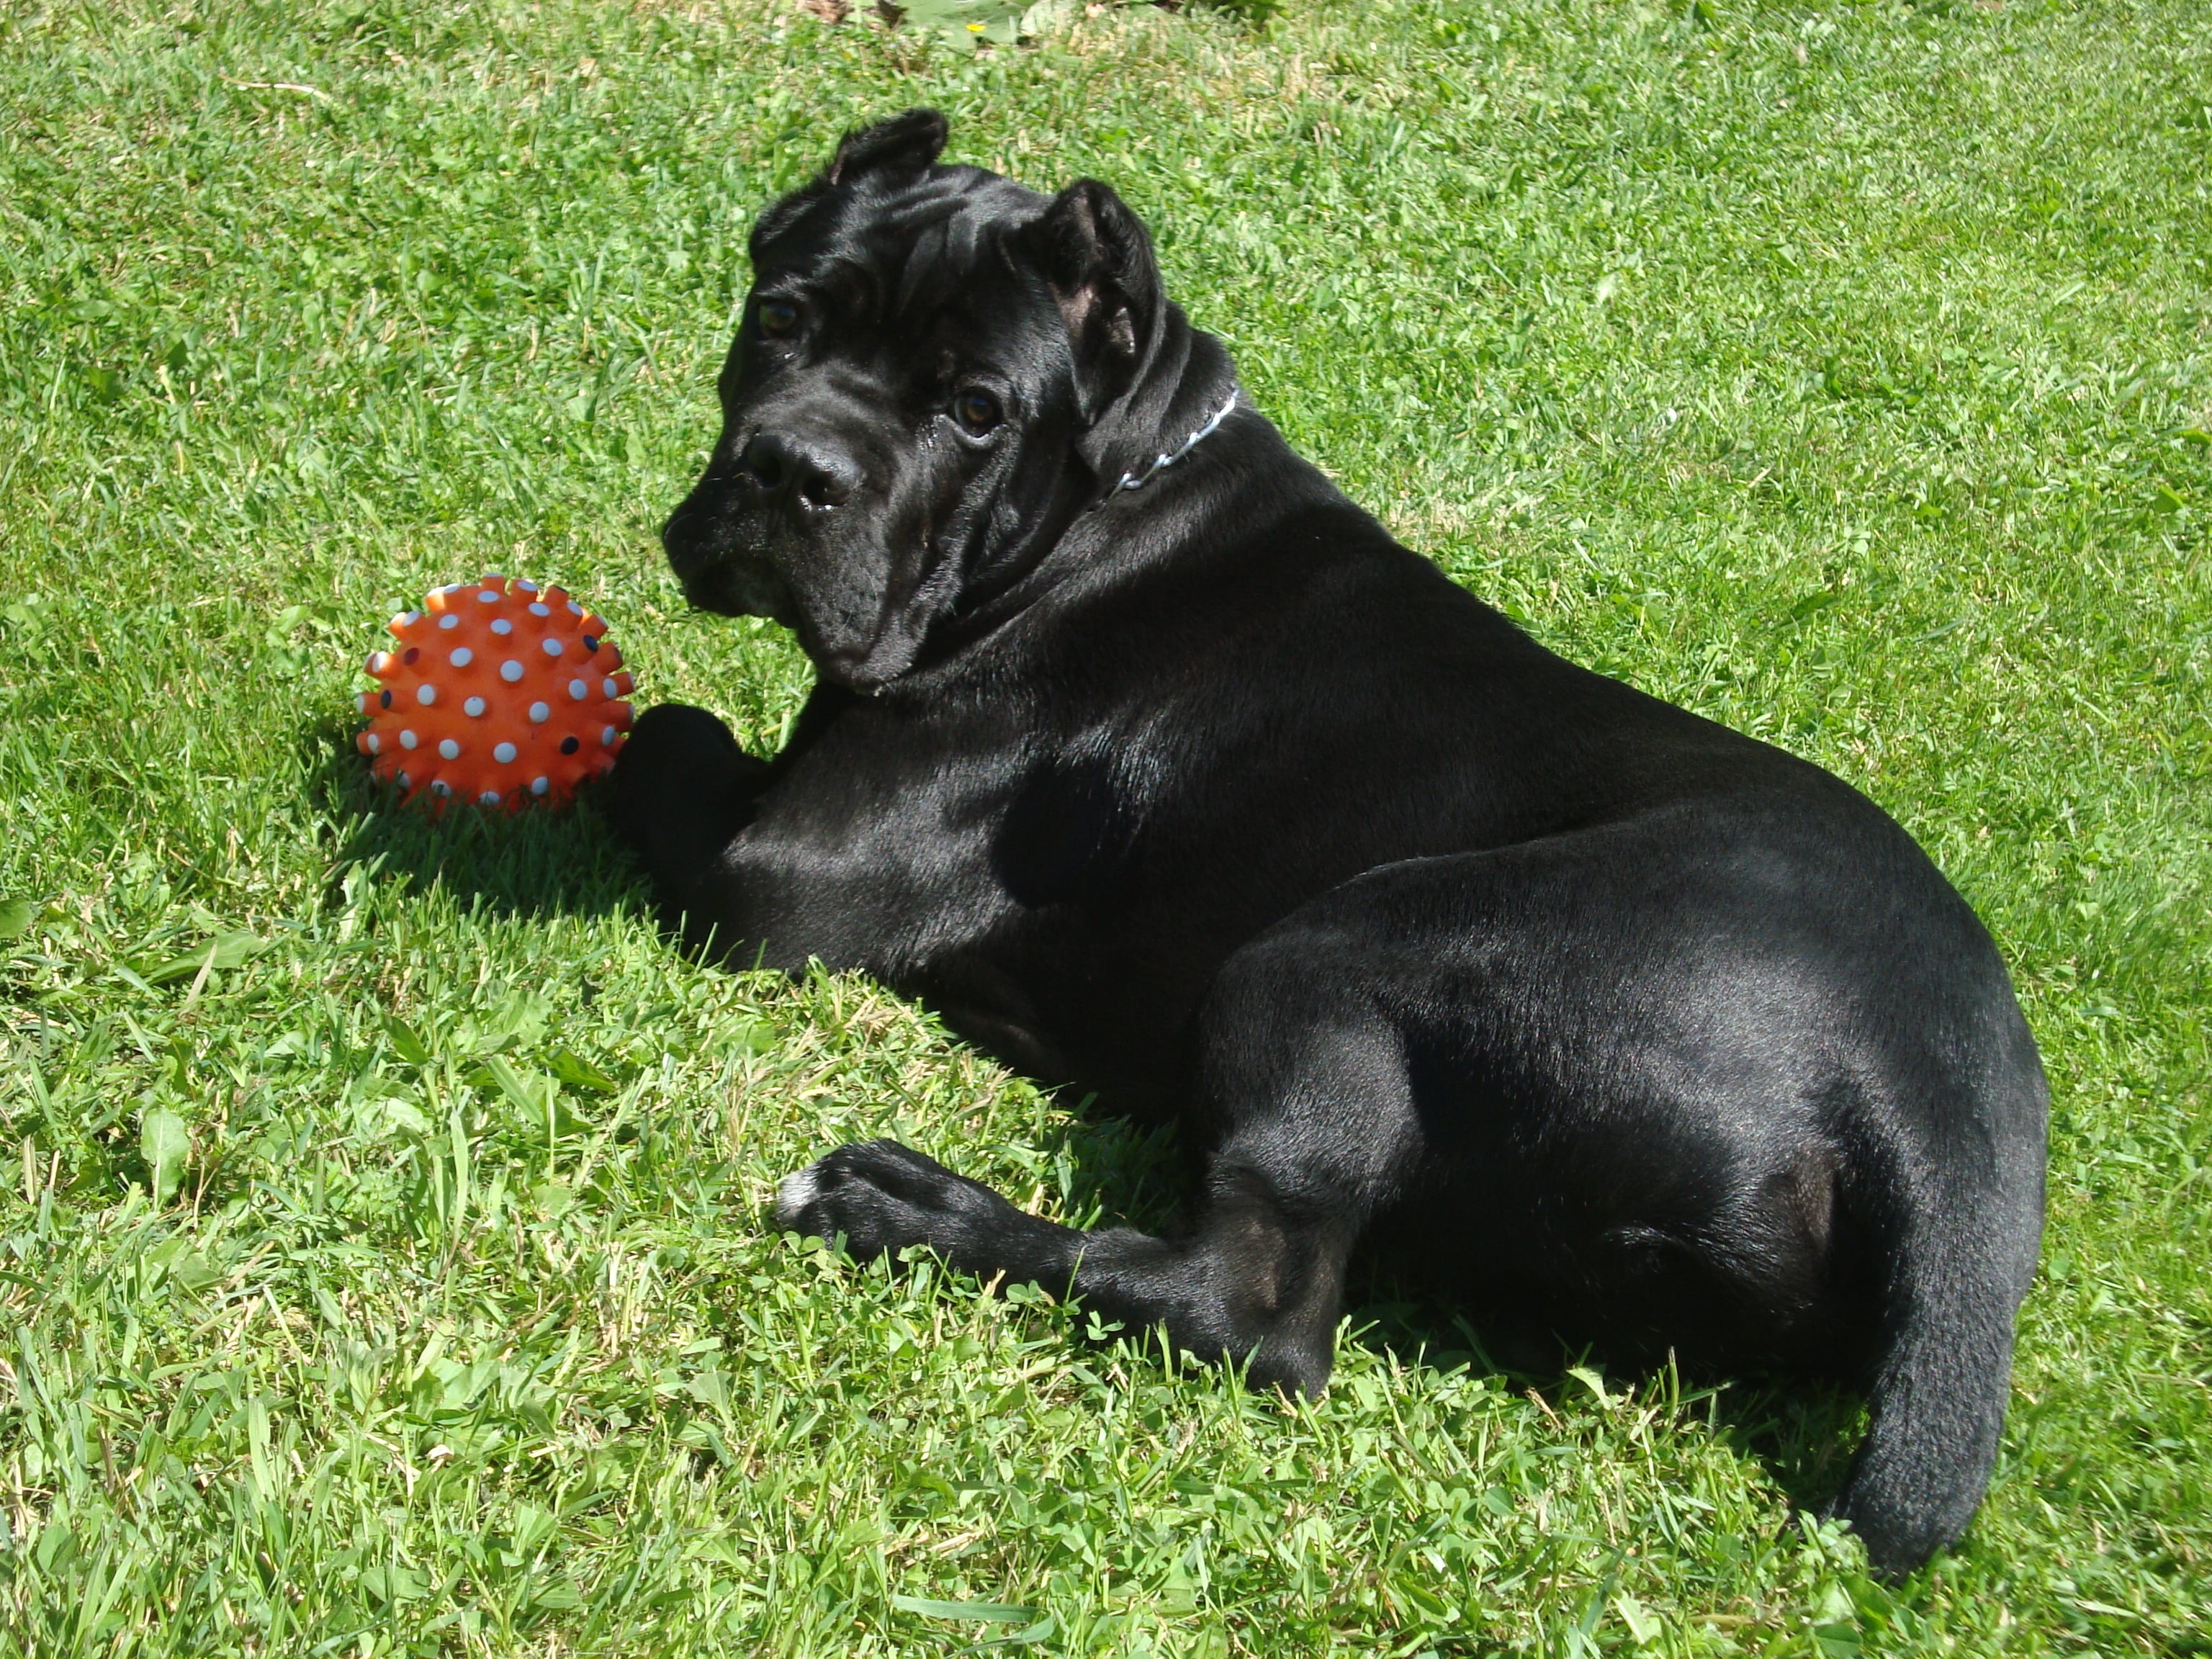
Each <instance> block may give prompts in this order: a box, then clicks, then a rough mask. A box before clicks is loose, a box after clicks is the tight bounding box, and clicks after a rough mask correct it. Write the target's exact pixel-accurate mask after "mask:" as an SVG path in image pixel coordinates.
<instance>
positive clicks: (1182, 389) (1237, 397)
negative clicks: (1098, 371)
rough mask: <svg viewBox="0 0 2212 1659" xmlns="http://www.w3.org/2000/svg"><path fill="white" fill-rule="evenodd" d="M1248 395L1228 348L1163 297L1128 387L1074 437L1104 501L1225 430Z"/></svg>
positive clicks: (1100, 501) (1100, 500)
mask: <svg viewBox="0 0 2212 1659" xmlns="http://www.w3.org/2000/svg"><path fill="white" fill-rule="evenodd" d="M1242 400H1243V393H1242V392H1241V390H1240V388H1239V387H1238V386H1237V364H1236V362H1235V361H1234V360H1233V359H1232V358H1231V356H1230V355H1229V349H1228V348H1227V347H1226V346H1225V345H1223V344H1222V343H1221V342H1220V341H1219V340H1218V339H1216V338H1214V337H1213V336H1212V335H1211V334H1208V333H1206V331H1203V330H1202V329H1196V328H1193V327H1192V326H1191V325H1190V322H1189V319H1187V318H1186V317H1185V316H1184V315H1183V313H1182V307H1180V306H1178V305H1176V303H1175V302H1174V301H1171V300H1170V301H1163V302H1162V304H1161V307H1160V311H1159V314H1158V317H1157V319H1156V320H1155V322H1154V325H1153V327H1152V334H1151V337H1150V338H1149V339H1148V340H1147V341H1146V343H1145V349H1144V352H1143V354H1142V356H1141V358H1140V359H1139V362H1138V364H1137V366H1136V369H1135V373H1134V375H1133V379H1132V380H1131V381H1130V384H1129V386H1128V389H1127V391H1125V392H1122V393H1121V396H1120V397H1118V398H1115V400H1114V402H1113V404H1111V405H1109V407H1108V408H1107V409H1106V410H1104V411H1103V414H1102V415H1101V416H1100V417H1099V419H1098V421H1097V423H1096V424H1095V425H1093V426H1092V427H1091V429H1090V430H1089V431H1088V432H1086V433H1085V434H1084V435H1082V437H1080V438H1079V439H1078V440H1077V441H1076V453H1077V454H1078V455H1079V456H1080V457H1081V459H1082V460H1083V462H1084V464H1085V465H1087V466H1088V467H1089V468H1090V469H1091V474H1092V476H1093V477H1096V478H1097V480H1098V481H1099V486H1100V488H1101V489H1102V490H1103V494H1102V495H1099V496H1098V497H1097V499H1096V501H1095V502H1094V503H1093V504H1094V505H1096V506H1103V505H1104V504H1105V503H1106V502H1107V501H1111V500H1112V499H1113V498H1114V497H1115V496H1116V495H1121V494H1122V493H1124V492H1125V491H1127V490H1132V489H1142V488H1143V487H1144V486H1145V485H1146V484H1147V483H1151V482H1152V478H1153V477H1154V476H1155V475H1156V474H1158V472H1159V471H1161V470H1162V469H1163V468H1165V467H1170V466H1172V465H1175V464H1176V462H1177V461H1179V460H1181V459H1182V458H1183V457H1184V456H1186V455H1188V453H1190V452H1191V450H1192V449H1193V447H1195V446H1196V445H1197V444H1198V443H1200V441H1202V440H1204V439H1206V438H1207V437H1210V436H1212V434H1213V433H1214V432H1216V431H1218V429H1219V428H1220V426H1221V424H1222V422H1224V421H1225V420H1227V419H1228V418H1229V416H1231V414H1233V413H1235V411H1236V410H1237V404H1239V403H1240V402H1241V401H1242Z"/></svg>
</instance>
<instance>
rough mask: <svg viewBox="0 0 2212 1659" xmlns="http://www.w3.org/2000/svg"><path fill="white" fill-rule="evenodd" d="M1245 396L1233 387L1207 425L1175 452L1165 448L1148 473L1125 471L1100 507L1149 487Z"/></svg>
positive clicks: (1150, 463)
mask: <svg viewBox="0 0 2212 1659" xmlns="http://www.w3.org/2000/svg"><path fill="white" fill-rule="evenodd" d="M1242 396H1243V392H1242V390H1241V389H1240V388H1238V387H1237V386H1231V387H1230V388H1229V396H1228V397H1227V398H1225V399H1223V401H1222V404H1221V407H1220V408H1218V409H1217V410H1214V411H1213V413H1212V414H1211V415H1209V416H1206V424H1205V425H1204V426H1201V427H1200V428H1198V429H1197V430H1196V431H1194V432H1193V433H1192V434H1191V435H1190V436H1188V438H1185V439H1184V440H1183V441H1182V442H1181V443H1180V444H1177V445H1176V447H1174V448H1173V449H1163V450H1162V451H1161V452H1160V453H1158V454H1157V455H1155V456H1153V457H1152V459H1151V460H1149V461H1147V462H1146V463H1145V467H1144V471H1141V472H1124V473H1123V474H1122V475H1121V477H1119V478H1117V479H1115V481H1114V483H1112V484H1110V485H1109V486H1108V488H1107V490H1106V493H1105V494H1104V495H1102V496H1100V497H1099V498H1098V499H1099V504H1100V505H1101V506H1103V505H1104V504H1105V503H1106V502H1108V501H1111V500H1113V498H1114V497H1115V496H1116V495H1120V494H1121V492H1122V491H1123V490H1125V489H1143V488H1144V487H1145V486H1146V484H1148V483H1152V477H1153V475H1154V474H1155V473H1157V472H1158V471H1160V470H1161V469H1162V468H1163V467H1170V466H1173V465H1175V464H1176V462H1177V461H1179V460H1181V459H1182V458H1183V457H1184V456H1186V455H1188V454H1189V453H1190V452H1191V451H1192V450H1194V449H1195V448H1197V447H1199V445H1200V443H1202V442H1204V441H1206V439H1208V438H1210V437H1212V435H1213V434H1214V433H1215V431H1216V430H1218V428H1219V427H1220V425H1221V423H1222V422H1224V421H1225V420H1227V419H1228V418H1229V416H1230V415H1231V412H1233V411H1234V410H1235V409H1236V407H1237V399H1238V398H1241V397H1242Z"/></svg>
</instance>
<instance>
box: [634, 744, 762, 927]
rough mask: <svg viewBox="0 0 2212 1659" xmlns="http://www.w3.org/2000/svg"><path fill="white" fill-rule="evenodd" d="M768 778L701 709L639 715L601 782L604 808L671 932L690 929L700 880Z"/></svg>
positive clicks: (746, 818)
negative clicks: (610, 772)
mask: <svg viewBox="0 0 2212 1659" xmlns="http://www.w3.org/2000/svg"><path fill="white" fill-rule="evenodd" d="M768 779H769V764H768V763H767V762H766V761H763V760H760V759H758V758H757V757H754V756H751V755H748V754H746V753H745V752H744V750H742V749H740V748H739V747H738V740H737V738H734V737H732V735H731V734H730V729H729V727H727V726H725V725H723V724H722V722H721V721H720V720H717V719H715V718H714V715H712V714H708V712H707V711H706V710H705V709H703V708H691V707H690V706H689V705H688V704H684V703H680V702H668V703H662V704H661V705H660V706H659V707H658V708H649V709H647V711H646V712H645V713H644V714H642V715H641V716H640V717H639V720H638V722H637V725H636V726H635V728H634V729H633V730H632V731H631V732H630V734H629V740H628V741H627V742H626V743H624V744H623V748H622V753H621V756H620V757H619V758H618V759H617V761H616V762H615V769H614V772H613V775H611V777H610V778H609V779H608V780H607V787H606V793H605V812H606V815H607V817H608V819H609V820H610V822H611V823H612V824H613V825H614V829H615V833H616V834H617V835H618V836H621V837H622V838H623V841H624V842H628V843H629V848H630V850H631V851H633V852H634V853H635V854H637V856H638V858H639V860H641V862H642V863H643V864H644V866H645V868H646V873H647V875H648V876H649V877H650V878H652V881H653V898H654V901H655V902H656V903H657V904H658V906H659V910H660V915H661V921H662V923H663V925H664V926H665V927H668V928H670V929H671V931H673V930H675V929H677V928H678V927H682V928H684V931H685V932H686V933H687V935H688V934H689V933H691V932H693V931H695V930H696V923H697V922H698V921H700V920H702V918H700V917H699V916H698V915H696V909H697V907H696V904H695V900H696V897H697V895H698V888H699V885H700V879H701V878H702V876H703V875H705V873H706V872H707V871H708V868H709V867H710V866H712V865H713V864H714V861H715V860H716V859H717V858H718V857H719V856H720V854H721V852H722V849H723V848H726V847H727V846H728V845H729V843H730V839H731V837H732V836H735V835H736V834H737V833H738V830H740V829H744V826H745V824H746V823H747V822H748V821H750V818H751V817H752V812H753V803H754V800H755V799H756V798H757V796H758V795H759V793H760V792H761V790H762V789H763V787H766V785H767V782H768ZM704 920H705V921H708V922H709V923H711V921H712V918H704Z"/></svg>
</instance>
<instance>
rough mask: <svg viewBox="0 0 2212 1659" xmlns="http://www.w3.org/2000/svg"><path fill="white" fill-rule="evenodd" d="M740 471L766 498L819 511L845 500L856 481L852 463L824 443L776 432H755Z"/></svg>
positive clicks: (742, 459)
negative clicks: (839, 456) (842, 458)
mask: <svg viewBox="0 0 2212 1659" xmlns="http://www.w3.org/2000/svg"><path fill="white" fill-rule="evenodd" d="M738 473H739V475H740V476H741V477H743V478H744V480H745V482H746V483H749V484H750V485H751V487H752V488H753V489H754V490H756V491H757V493H758V494H759V495H761V497H762V498H763V500H766V501H776V502H781V503H783V504H786V505H790V506H796V507H803V508H805V509H807V510H808V511H810V512H817V513H818V512H823V511H824V510H826V509H828V508H829V507H836V506H837V505H838V504H839V503H840V502H842V501H844V500H845V499H846V497H848V495H851V494H852V493H853V486H854V483H856V482H857V480H856V478H855V477H854V468H853V466H852V465H851V463H850V462H846V461H841V460H840V459H839V458H838V457H837V456H836V455H835V454H834V453H831V452H830V451H829V449H828V448H827V447H825V446H823V445H821V444H819V443H816V442H811V441H808V440H805V439H803V438H796V437H793V436H791V435H788V434H784V433H775V432H762V433H757V434H756V435H754V437H753V440H752V441H751V442H750V443H749V444H747V445H746V446H745V453H744V454H743V455H742V456H740V457H739V458H738Z"/></svg>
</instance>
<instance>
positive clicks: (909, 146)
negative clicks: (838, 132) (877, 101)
mask: <svg viewBox="0 0 2212 1659" xmlns="http://www.w3.org/2000/svg"><path fill="white" fill-rule="evenodd" d="M945 131H946V127H945V118H944V116H942V115H940V114H939V113H938V112H937V111H935V110H933V109H910V110H908V111H907V112H905V113H904V114H903V115H894V116H892V117H891V118H890V119H889V120H888V121H878V122H877V123H876V125H873V126H872V127H855V128H854V130H853V131H850V132H848V133H847V134H846V135H845V136H844V137H843V138H842V139H841V140H839V141H838V144H837V153H836V155H833V156H831V157H830V158H829V167H827V168H825V169H824V170H823V174H822V181H823V183H824V184H827V185H849V184H851V183H853V182H854V180H855V179H859V178H860V177H861V176H862V175H863V174H866V173H920V172H921V171H922V169H924V168H925V167H927V166H928V165H929V164H930V163H931V162H932V161H935V160H936V159H937V158H938V156H939V154H940V153H941V152H942V151H943V150H944V149H945Z"/></svg>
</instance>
